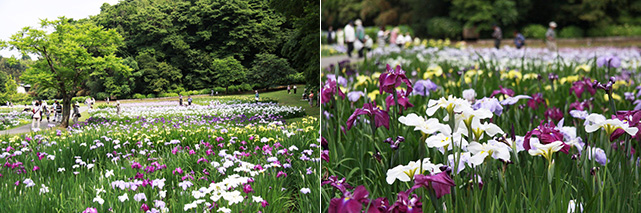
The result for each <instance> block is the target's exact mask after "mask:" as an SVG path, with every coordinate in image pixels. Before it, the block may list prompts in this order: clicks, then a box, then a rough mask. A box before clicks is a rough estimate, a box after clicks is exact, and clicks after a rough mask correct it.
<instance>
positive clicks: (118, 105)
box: [116, 101, 120, 115]
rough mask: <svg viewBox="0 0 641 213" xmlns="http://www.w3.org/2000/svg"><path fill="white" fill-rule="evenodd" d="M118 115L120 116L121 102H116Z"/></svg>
mask: <svg viewBox="0 0 641 213" xmlns="http://www.w3.org/2000/svg"><path fill="white" fill-rule="evenodd" d="M116 115H120V101H116Z"/></svg>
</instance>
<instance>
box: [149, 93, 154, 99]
mask: <svg viewBox="0 0 641 213" xmlns="http://www.w3.org/2000/svg"><path fill="white" fill-rule="evenodd" d="M147 98H156V94H153V93H150V94H147Z"/></svg>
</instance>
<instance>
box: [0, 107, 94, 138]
mask: <svg viewBox="0 0 641 213" xmlns="http://www.w3.org/2000/svg"><path fill="white" fill-rule="evenodd" d="M87 109H88V107H87V106H81V107H80V108H79V110H80V113H82V112H84V111H87ZM72 112H73V110H72ZM43 116H44V115H43ZM52 118H53V115H52ZM71 120H72V119H69V123H71V122H72V121H71ZM49 124H55V125H56V126H58V124H59V123H57V122H53V121H52V122H47V117H44V118H43V120H42V121H40V129H41V131H44V130H48V129H51V127H49ZM27 132H31V123H29V124H25V125H24V126H20V127H16V128H13V129H8V130H2V133H1V134H2V135H11V134H22V133H27Z"/></svg>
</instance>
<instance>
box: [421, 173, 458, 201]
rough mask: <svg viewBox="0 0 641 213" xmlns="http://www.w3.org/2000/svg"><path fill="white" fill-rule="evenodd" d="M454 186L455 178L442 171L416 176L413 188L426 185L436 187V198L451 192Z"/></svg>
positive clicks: (426, 186)
mask: <svg viewBox="0 0 641 213" xmlns="http://www.w3.org/2000/svg"><path fill="white" fill-rule="evenodd" d="M452 186H455V184H454V180H452V178H450V176H449V175H448V174H447V172H441V173H438V174H435V175H422V174H418V175H416V176H414V186H413V187H412V189H416V188H420V187H425V188H426V189H434V192H435V193H436V198H441V197H443V195H446V194H449V193H450V189H451V187H452Z"/></svg>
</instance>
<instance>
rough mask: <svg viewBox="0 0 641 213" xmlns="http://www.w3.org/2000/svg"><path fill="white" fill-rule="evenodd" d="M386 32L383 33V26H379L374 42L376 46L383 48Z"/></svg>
mask: <svg viewBox="0 0 641 213" xmlns="http://www.w3.org/2000/svg"><path fill="white" fill-rule="evenodd" d="M386 35H387V33H385V26H381V28H380V29H378V33H376V44H378V47H380V48H383V47H385V36H386Z"/></svg>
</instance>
